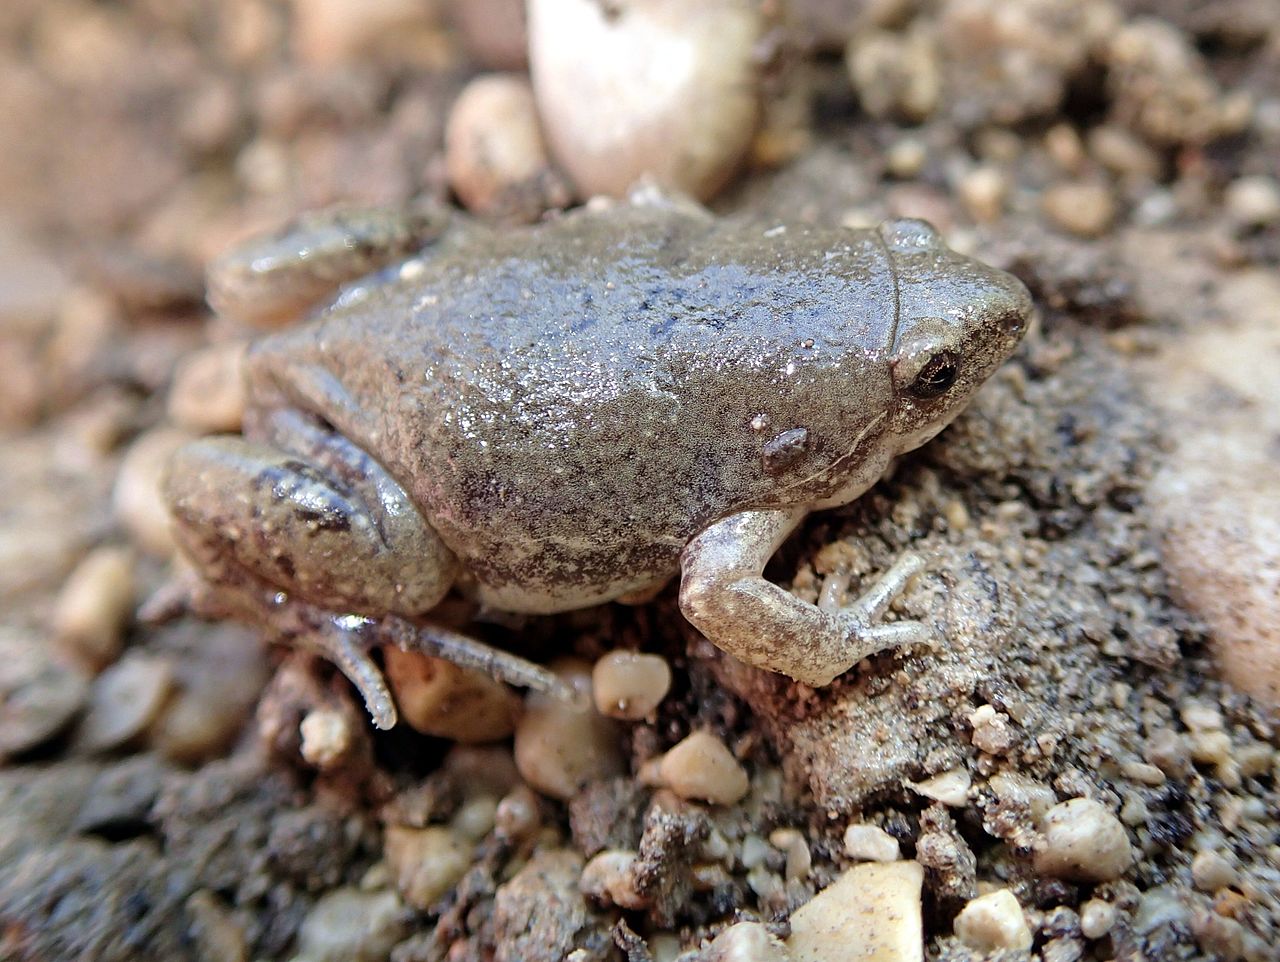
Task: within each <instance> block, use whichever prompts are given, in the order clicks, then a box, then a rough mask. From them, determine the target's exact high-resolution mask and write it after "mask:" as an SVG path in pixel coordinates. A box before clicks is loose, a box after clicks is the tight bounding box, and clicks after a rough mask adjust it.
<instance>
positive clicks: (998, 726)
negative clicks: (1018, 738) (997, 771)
mask: <svg viewBox="0 0 1280 962" xmlns="http://www.w3.org/2000/svg"><path fill="white" fill-rule="evenodd" d="M969 724H970V725H972V726H973V734H972V735H971V736H970V740H971V741H972V742H973V746H974V747H975V748H977V749H978V750H979V751H984V752H987V753H988V754H991V755H1001V754H1004V753H1005V752H1007V751H1008V750H1009V749H1010V748H1012V747H1013V743H1014V740H1015V735H1014V732H1013V730H1012V729H1011V728H1010V727H1009V716H1008V715H1006V714H1005V713H1004V712H1000V711H996V710H995V709H994V708H993V707H992V706H990V705H981V706H979V707H978V708H977V710H975V711H974V712H973V713H972V714H970V715H969Z"/></svg>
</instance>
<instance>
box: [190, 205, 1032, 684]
mask: <svg viewBox="0 0 1280 962" xmlns="http://www.w3.org/2000/svg"><path fill="white" fill-rule="evenodd" d="M1029 311H1030V301H1029V298H1028V295H1027V292H1026V290H1025V288H1024V287H1023V286H1022V284H1021V283H1020V282H1018V281H1017V280H1016V279H1014V278H1012V277H1011V276H1009V275H1007V274H1004V273H1003V272H1000V271H997V270H994V269H992V268H989V267H986V266H985V265H982V264H980V263H978V262H976V261H973V260H971V259H968V258H965V257H962V256H960V255H958V254H956V253H954V252H952V251H950V250H948V249H947V248H946V247H945V246H944V245H943V244H942V243H941V242H940V240H939V239H938V237H937V235H936V233H935V232H933V230H932V229H931V228H929V227H928V225H925V224H923V223H921V222H918V221H898V222H893V223H890V224H885V225H882V226H881V227H880V228H879V229H877V230H846V229H822V228H816V227H807V226H788V227H785V228H782V227H774V228H771V229H769V228H765V227H761V226H742V225H737V224H732V223H729V222H726V221H718V220H716V219H714V218H712V217H710V216H709V215H707V214H706V213H705V212H702V211H700V210H697V209H689V208H683V207H680V206H678V205H673V204H661V205H656V206H654V205H650V206H644V205H626V206H617V207H612V208H608V209H605V210H590V209H588V210H583V211H579V212H577V213H575V214H571V215H568V216H566V217H564V218H563V219H561V220H559V221H556V222H553V223H550V224H546V225H542V226H540V227H537V228H533V229H530V230H527V231H511V232H506V233H496V232H490V231H487V230H484V229H480V228H476V229H472V230H469V231H457V232H456V233H454V234H453V235H449V236H446V237H445V239H443V240H442V241H441V242H440V243H438V244H437V245H436V246H434V247H433V248H431V249H430V250H429V251H427V252H426V253H425V254H424V255H423V257H422V258H421V260H420V261H418V262H414V264H413V265H412V267H411V269H401V270H399V271H398V272H388V273H385V274H384V275H382V276H379V277H374V278H368V279H366V280H364V281H362V282H361V283H360V284H358V285H355V286H353V287H350V288H348V289H347V290H346V291H345V292H344V293H343V295H342V296H341V297H340V298H339V299H338V301H337V302H336V303H335V304H334V306H333V307H331V308H330V309H328V310H327V311H326V312H324V313H323V314H322V315H321V316H320V317H319V318H318V319H317V320H316V321H315V322H314V323H312V324H309V325H305V326H300V327H297V328H294V329H292V330H289V331H286V332H283V333H280V334H276V335H273V336H270V337H268V338H266V339H264V340H262V341H261V342H259V343H258V344H257V346H256V347H255V348H254V349H253V350H252V352H251V354H250V357H249V382H250V384H249V386H250V397H251V415H250V418H249V420H248V423H247V425H246V432H245V433H246V437H247V438H248V439H249V441H250V442H252V445H244V446H243V447H242V448H239V449H237V450H236V451H226V450H224V451H221V452H219V451H212V450H210V449H209V447H208V446H209V445H211V444H217V443H225V442H212V441H206V442H200V444H198V445H197V450H196V451H195V452H190V451H189V452H188V454H187V455H185V456H184V455H180V456H179V458H178V461H177V462H176V464H175V467H174V470H173V473H172V479H171V482H170V487H169V496H170V500H171V502H172V503H173V505H174V508H175V514H176V516H177V517H178V524H179V528H180V534H181V540H182V541H183V543H184V544H185V545H186V546H187V548H188V551H189V553H191V554H192V555H193V556H195V557H196V558H197V561H198V562H199V564H200V566H201V568H202V570H203V571H204V573H205V576H206V577H207V578H208V579H210V580H211V581H214V582H220V581H241V582H243V581H244V580H246V579H249V580H252V579H255V578H256V579H258V580H259V581H261V582H263V583H264V584H266V585H268V586H277V587H280V588H282V589H285V590H286V591H294V592H296V593H298V594H299V595H300V596H301V597H304V598H307V599H308V600H309V601H311V602H312V603H315V604H324V603H325V599H327V600H328V604H329V606H330V607H332V606H333V605H334V604H338V605H340V606H344V605H345V606H347V607H348V608H349V609H354V610H358V611H359V613H360V614H363V615H368V616H370V617H378V616H380V615H382V614H385V613H388V612H398V613H402V614H407V613H412V612H406V611H404V610H403V609H404V607H405V606H404V605H402V604H401V605H397V604H396V603H394V602H393V601H388V602H383V601H379V600H378V597H379V595H378V591H379V589H373V590H361V589H358V588H351V587H350V586H352V585H355V584H356V583H358V582H359V580H360V579H361V578H369V577H375V578H376V577H378V575H377V574H376V572H375V569H376V570H377V571H394V570H396V568H397V566H400V567H399V570H400V572H401V575H400V577H399V578H398V579H396V580H395V581H394V583H391V584H388V585H386V586H385V591H383V595H386V593H387V592H388V591H389V592H391V594H392V595H395V596H396V597H398V598H402V599H403V598H404V597H405V593H406V591H408V593H409V594H410V595H413V597H414V598H417V599H418V600H417V601H416V602H415V603H416V604H423V605H425V602H426V601H430V602H431V604H434V601H433V600H431V599H432V598H433V597H434V595H436V594H441V593H443V590H446V589H447V587H448V584H449V582H450V581H453V582H454V583H455V584H456V586H457V587H459V588H461V589H462V590H464V591H466V592H468V593H470V594H472V595H474V596H475V597H477V598H478V599H479V600H481V601H482V602H484V603H487V604H489V605H492V606H494V607H497V608H501V609H503V610H508V611H517V612H553V611H563V610H567V609H572V608H579V607H584V606H587V605H592V604H597V603H600V602H604V601H608V600H611V599H616V598H619V597H622V596H625V595H629V594H632V593H635V592H641V591H643V590H645V589H647V588H650V587H652V586H653V585H655V584H660V583H662V582H663V581H665V580H667V579H668V578H670V577H671V576H672V575H674V574H675V573H676V572H677V571H678V570H680V567H681V564H682V553H683V564H684V586H683V587H684V594H683V596H682V598H683V601H684V604H685V611H686V613H687V614H688V615H689V616H690V617H691V619H692V620H693V621H694V622H695V624H697V625H698V627H700V628H701V629H702V630H703V631H704V632H705V633H707V634H708V636H709V637H711V638H712V640H714V641H717V643H720V644H722V646H723V647H726V648H728V649H729V650H731V651H733V652H734V653H735V654H739V655H740V656H742V657H745V658H747V659H748V660H750V661H752V662H754V663H757V664H763V665H765V666H766V667H771V668H774V669H775V670H781V671H784V672H786V673H788V674H791V675H792V676H793V677H798V678H802V679H804V680H807V681H811V682H813V683H818V684H820V683H825V682H826V681H829V680H830V678H831V677H832V676H833V675H834V674H836V673H838V671H842V670H844V668H847V667H848V666H849V664H852V662H853V661H854V660H856V659H857V657H861V655H862V654H865V653H866V652H867V651H873V650H876V649H877V648H880V647H884V646H886V645H889V644H896V643H902V642H905V641H910V640H913V639H914V638H916V637H918V635H915V634H911V633H910V632H908V633H905V634H904V633H903V632H900V631H899V632H896V633H895V632H889V633H888V634H884V633H882V634H881V635H879V636H875V631H872V630H871V626H870V623H869V619H871V618H873V617H875V616H878V614H879V613H880V612H882V611H883V610H884V608H885V607H887V604H888V599H889V598H890V597H891V595H892V593H895V592H896V591H897V590H900V589H901V587H902V584H903V583H905V579H906V577H909V575H910V574H911V573H913V572H914V570H916V569H917V568H918V565H916V564H908V565H907V566H906V568H904V569H903V571H901V572H899V573H898V575H897V576H896V579H891V580H892V581H893V584H892V585H890V588H889V589H886V590H889V592H890V593H889V595H888V596H886V597H876V598H873V599H868V600H867V601H866V603H865V604H864V605H862V606H861V607H858V606H855V608H856V610H851V611H846V612H843V613H842V612H836V613H830V612H819V610H818V609H817V608H815V607H814V606H811V605H806V604H803V603H801V602H799V601H798V600H797V599H794V598H791V596H789V595H787V594H786V592H782V591H781V590H780V589H778V588H777V587H776V586H772V585H769V584H768V583H767V582H764V581H763V579H761V578H760V577H759V574H760V571H761V570H762V569H763V565H764V563H765V561H767V560H768V556H769V554H771V553H772V551H773V549H774V547H776V545H777V544H778V543H780V541H781V540H782V539H783V538H785V536H786V534H787V533H788V532H789V531H790V530H791V528H792V527H793V526H794V524H795V523H796V522H797V521H798V520H799V519H800V518H801V517H803V515H804V514H805V513H806V512H807V511H808V510H811V509H813V508H819V507H827V506H831V505H835V504H842V503H846V502H848V501H850V500H853V499H854V498H856V497H857V496H858V495H859V494H861V493H862V492H863V491H864V490H865V489H866V488H867V487H869V486H870V485H871V484H873V483H874V482H875V480H876V479H877V478H878V477H879V476H880V475H881V473H882V472H883V471H884V469H885V468H886V467H887V465H888V464H889V462H890V460H891V459H892V458H893V457H894V456H895V455H897V454H899V453H901V452H903V451H906V450H910V449H911V448H914V447H916V446H918V445H919V444H921V443H923V442H924V441H926V440H928V438H930V437H932V436H933V435H934V434H936V433H937V432H938V431H939V430H941V429H942V427H943V426H945V424H946V423H947V422H948V421H950V419H951V418H952V417H954V416H955V414H956V413H958V411H959V410H960V409H961V408H962V407H963V405H964V404H965V402H966V401H967V400H968V397H969V396H970V394H971V393H972V391H973V390H975V389H976V388H977V387H978V386H979V385H980V384H981V383H982V381H983V380H985V379H986V377H987V376H988V375H989V374H990V373H991V372H992V371H993V370H994V369H995V367H996V366H997V365H998V364H999V363H1000V362H1002V361H1003V360H1004V359H1005V358H1006V357H1007V356H1008V354H1009V353H1010V352H1011V351H1012V349H1013V348H1014V346H1016V344H1017V342H1018V340H1019V338H1020V337H1021V334H1022V331H1023V329H1024V327H1025V322H1026V320H1027V316H1028V314H1029ZM922 384H923V385H924V387H925V388H928V389H929V390H926V391H924V392H923V393H922V389H921V385H922ZM939 386H941V390H938V388H939ZM926 394H927V395H935V396H925V395H926ZM326 435H327V436H329V437H330V438H331V439H332V440H331V441H330V442H326V441H325V440H324V438H325V436H326ZM233 444H242V445H243V442H233ZM200 445H204V447H203V448H202V447H201V446H200ZM273 449H283V450H286V451H288V452H290V453H291V454H294V455H297V456H298V457H297V458H296V459H295V460H296V461H299V462H301V463H300V464H295V467H298V468H299V472H298V474H299V477H300V478H301V480H299V477H294V478H282V477H281V472H282V470H283V471H285V473H287V471H288V469H287V468H283V467H282V465H283V461H282V460H281V458H280V457H277V456H276V455H274V454H273V453H272V451H273ZM184 458H185V461H184ZM200 458H203V459H205V462H207V461H208V460H210V459H212V460H213V461H221V462H224V463H226V462H227V460H228V459H231V460H236V461H237V463H236V464H235V465H234V466H233V467H230V468H228V469H227V470H226V471H225V472H223V474H224V475H225V476H223V477H221V479H220V481H219V483H218V484H217V485H213V486H210V485H206V486H204V487H203V488H202V489H201V490H199V491H197V490H196V488H197V487H198V486H197V485H196V484H195V482H194V481H191V480H189V479H186V478H185V475H186V474H188V473H190V472H192V471H205V472H206V473H207V472H208V470H209V468H208V466H207V464H206V466H205V467H200V464H201V463H204V462H200ZM273 458H274V460H273ZM362 458H366V459H367V460H370V461H371V462H373V463H374V464H375V465H376V466H378V467H380V468H384V469H385V474H386V475H387V476H388V479H393V480H388V481H382V480H379V479H378V478H375V477H372V475H371V473H370V468H369V465H364V466H361V464H362V462H361V459H362ZM237 459H238V460H237ZM285 460H287V459H285ZM290 463H294V462H290ZM235 475H239V476H240V477H241V478H242V483H241V484H240V485H237V484H236V483H235V481H234V476H235ZM353 479H354V480H353ZM360 479H363V480H360ZM388 483H390V485H391V486H392V487H395V486H396V485H397V484H398V486H399V487H400V488H402V489H403V492H402V493H403V495H405V497H402V498H399V497H395V496H390V495H388V494H387V491H386V490H384V489H386V488H387V484H388ZM362 485H363V487H361V486H362ZM214 488H217V489H220V490H223V491H225V492H226V494H225V495H224V496H223V497H221V498H220V497H219V496H218V494H217V491H216V490H214ZM362 491H363V492H364V493H361V492H362ZM379 491H380V492H382V493H376V492H379ZM249 492H256V493H249ZM369 492H375V493H374V494H370V493H369ZM362 503H363V504H369V505H372V506H373V509H374V510H371V511H364V510H363V509H362V508H361V504H362ZM374 516H376V518H381V519H382V520H380V521H379V520H376V518H375V520H373V521H369V520H368V519H369V518H370V517H374ZM392 521H394V524H392V523H391V522H392ZM338 529H343V530H338ZM393 529H394V530H393ZM396 531H398V532H400V534H399V535H398V537H399V539H400V541H401V543H403V544H412V545H415V546H416V547H415V550H414V551H413V552H406V551H403V550H397V548H396V546H395V544H394V543H393V542H394V541H395V538H394V537H392V536H391V535H392V534H394V533H395V532H396ZM405 532H409V533H408V534H406V533H405ZM335 533H336V534H337V535H339V537H337V538H336V539H335V538H334V535H335ZM345 534H349V536H350V537H351V538H352V539H354V541H358V542H359V549H358V550H350V551H344V550H341V542H342V541H343V537H341V536H342V535H345ZM326 539H328V542H334V543H333V544H328V543H327V542H326ZM326 544H327V546H326ZM424 545H425V546H426V547H425V548H424V547H423V546H424ZM227 546H230V548H232V549H234V550H229V548H228V547H227ZM309 546H311V547H309ZM686 549H688V550H686ZM380 552H385V553H389V555H390V556H391V559H392V560H391V561H390V562H388V561H387V559H386V558H383V559H382V561H381V562H378V561H377V559H376V558H375V557H373V556H377V555H378V554H379V553H380ZM233 556H234V557H233ZM424 566H425V567H430V568H431V570H430V571H423V570H421V569H422V568H423V567H424ZM455 566H456V577H455V576H454V568H455ZM907 569H910V570H907ZM317 571H318V573H317ZM308 578H310V579H311V581H310V582H307V579H308ZM308 584H311V587H310V588H309V587H308ZM315 584H319V585H320V589H319V590H317V589H315V587H314V585H315ZM343 585H346V586H347V587H346V588H344V587H342V586H343ZM423 586H427V587H426V588H424V587H423ZM441 586H443V588H442V587H441ZM890 589H891V590H890ZM414 592H417V593H418V594H414ZM335 599H336V601H335ZM788 599H790V600H788ZM425 606H426V607H429V606H430V605H425ZM410 607H412V606H410ZM379 609H381V610H379ZM884 627H891V626H884ZM877 630H878V629H877ZM761 634H764V635H771V637H770V639H769V641H768V643H767V644H761V643H760V638H759V636H760V635H761ZM853 635H860V636H865V637H863V638H862V640H861V641H860V642H857V643H853V642H852V641H851V636H853ZM873 636H875V637H873ZM806 648H808V649H811V650H813V653H812V654H810V653H808V652H806ZM819 650H820V651H819Z"/></svg>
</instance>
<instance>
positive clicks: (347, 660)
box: [301, 616, 399, 731]
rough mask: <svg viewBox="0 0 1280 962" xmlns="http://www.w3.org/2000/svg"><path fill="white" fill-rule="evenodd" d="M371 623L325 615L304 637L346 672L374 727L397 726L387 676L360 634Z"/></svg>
mask: <svg viewBox="0 0 1280 962" xmlns="http://www.w3.org/2000/svg"><path fill="white" fill-rule="evenodd" d="M371 625H372V622H369V621H368V620H366V619H364V618H356V617H353V616H338V617H334V618H329V619H326V621H325V622H324V623H322V624H320V625H318V626H317V627H316V628H315V629H313V630H311V631H308V632H306V633H305V634H303V635H302V636H301V639H305V642H306V644H307V646H308V647H310V648H312V649H314V650H315V651H316V652H317V653H319V654H320V655H322V656H323V657H325V658H326V659H328V660H329V661H330V662H332V663H333V665H334V666H335V667H336V668H337V669H338V670H339V671H340V672H342V673H343V674H344V675H346V677H347V681H349V682H351V684H353V685H355V687H356V691H358V692H360V697H361V698H363V699H364V705H365V708H367V709H368V710H369V714H370V716H372V718H373V724H374V727H376V728H380V729H382V730H383V731H387V730H388V729H391V728H394V727H395V725H396V722H397V721H398V720H399V715H398V714H397V713H396V703H395V699H394V698H392V697H391V689H390V688H388V687H387V680H386V678H384V677H383V675H382V672H381V671H380V670H379V669H378V666H377V665H376V664H375V663H374V661H373V658H372V657H370V655H369V649H368V643H367V641H366V640H365V639H364V638H363V637H361V636H362V634H363V632H362V631H361V629H363V628H366V627H368V626H371Z"/></svg>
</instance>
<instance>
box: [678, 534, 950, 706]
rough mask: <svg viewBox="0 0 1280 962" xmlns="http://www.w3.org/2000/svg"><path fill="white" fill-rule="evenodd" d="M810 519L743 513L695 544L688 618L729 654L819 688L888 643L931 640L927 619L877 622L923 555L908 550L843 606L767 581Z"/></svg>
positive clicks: (685, 602)
mask: <svg viewBox="0 0 1280 962" xmlns="http://www.w3.org/2000/svg"><path fill="white" fill-rule="evenodd" d="M803 516H804V512H803V511H744V512H741V513H739V514H735V515H731V516H729V517H727V518H725V519H723V520H721V521H718V522H716V523H715V524H713V525H711V526H710V527H709V528H707V529H706V530H705V531H703V532H702V533H701V534H699V535H698V536H697V537H696V538H694V539H693V540H692V541H690V542H689V544H688V546H686V548H685V549H684V552H683V554H682V555H681V558H680V563H681V582H680V608H681V610H682V611H683V612H684V614H685V617H686V618H688V619H689V621H691V622H692V623H693V624H694V626H695V627H697V628H698V630H699V631H701V632H702V633H703V634H704V635H706V636H707V637H708V638H709V639H711V641H713V642H715V644H716V645H718V646H719V647H720V648H722V649H724V650H725V651H727V652H728V653H729V654H731V655H734V656H735V657H737V658H740V659H742V660H743V661H745V662H748V663H749V664H752V665H756V666H758V667H761V668H767V669H769V670H770V671H777V672H781V673H782V674H784V675H789V676H790V677H792V678H794V679H796V680H797V681H802V682H804V683H805V684H808V685H814V686H822V685H827V684H830V683H831V681H832V679H834V678H835V677H836V676H837V675H839V674H841V673H842V672H844V671H847V670H848V669H849V668H850V667H852V666H853V665H854V664H855V663H856V662H858V661H859V660H861V659H863V658H865V657H866V656H867V655H870V654H873V653H875V652H877V651H880V650H882V649H884V648H893V647H897V646H899V645H906V644H913V643H916V642H922V641H927V640H928V639H929V637H930V632H929V629H928V628H927V627H925V626H924V625H923V624H921V623H920V622H915V621H899V622H892V623H889V624H877V623H876V622H877V621H878V620H879V619H880V617H881V616H882V615H883V614H884V613H885V611H886V610H887V609H888V607H889V605H890V604H891V603H892V602H893V599H894V598H896V597H897V596H898V595H899V594H901V593H902V590H903V589H904V588H905V587H906V585H907V583H908V582H909V581H910V580H911V579H912V578H913V577H914V576H915V575H916V574H918V573H919V572H920V571H921V570H922V568H923V567H924V562H923V561H922V560H921V559H920V558H919V557H918V556H916V555H912V554H908V555H904V556H903V557H902V558H900V559H899V560H898V562H897V564H895V565H894V566H893V567H892V568H890V569H889V571H888V572H887V573H886V574H885V575H884V576H883V577H882V578H881V579H880V580H879V581H878V582H877V583H876V584H875V585H873V586H872V587H871V588H870V590H868V591H867V592H866V593H865V594H864V595H863V596H862V597H861V598H859V599H858V600H857V601H856V602H854V603H853V604H852V605H849V606H847V607H844V608H835V609H827V608H820V607H818V606H817V605H811V604H809V603H808V602H807V601H802V600H801V599H799V598H797V597H796V596H795V595H793V594H791V593H790V592H789V591H786V590H785V589H783V588H781V587H779V586H778V585H775V584H773V583H772V582H769V581H766V580H765V578H764V575H763V573H764V566H765V564H766V563H767V562H768V561H769V558H770V557H772V556H773V553H774V551H776V550H777V549H778V547H779V546H780V545H781V544H782V542H783V541H784V540H786V537H787V536H788V535H789V534H790V533H791V531H792V530H793V529H794V528H795V526H796V524H797V523H798V522H799V521H800V519H801V518H802V517H803Z"/></svg>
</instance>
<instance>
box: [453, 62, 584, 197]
mask: <svg viewBox="0 0 1280 962" xmlns="http://www.w3.org/2000/svg"><path fill="white" fill-rule="evenodd" d="M445 167H446V169H447V170H448V173H449V183H450V184H451V185H452V187H453V189H454V191H455V192H456V193H457V195H458V196H459V197H460V198H461V199H462V202H463V203H464V204H465V205H466V206H467V207H468V209H470V210H472V211H475V212H476V213H477V214H482V215H485V216H487V217H491V218H494V219H497V220H503V221H512V222H517V223H532V222H533V221H535V220H537V219H538V218H539V217H541V216H542V214H543V213H544V212H545V211H547V210H549V209H551V208H555V207H564V206H565V205H567V204H568V203H569V201H570V200H571V199H572V198H571V196H570V193H569V188H568V187H567V185H566V184H565V183H564V180H563V178H561V177H560V175H559V174H558V173H556V171H555V170H553V169H552V167H551V160H550V158H549V157H548V155H547V147H546V143H545V142H544V141H543V139H542V129H541V126H540V125H539V122H538V111H537V108H536V106H535V105H534V102H533V89H532V88H531V87H530V86H529V81H528V80H527V79H526V78H525V77H523V76H517V75H515V74H490V75H488V76H484V77H477V78H476V79H475V80H473V81H471V83H469V84H468V85H467V86H466V89H464V90H463V91H462V93H461V94H460V95H459V96H458V99H457V101H455V103H454V105H453V110H452V111H451V112H450V114H449V121H448V124H447V125H446V126H445Z"/></svg>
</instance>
